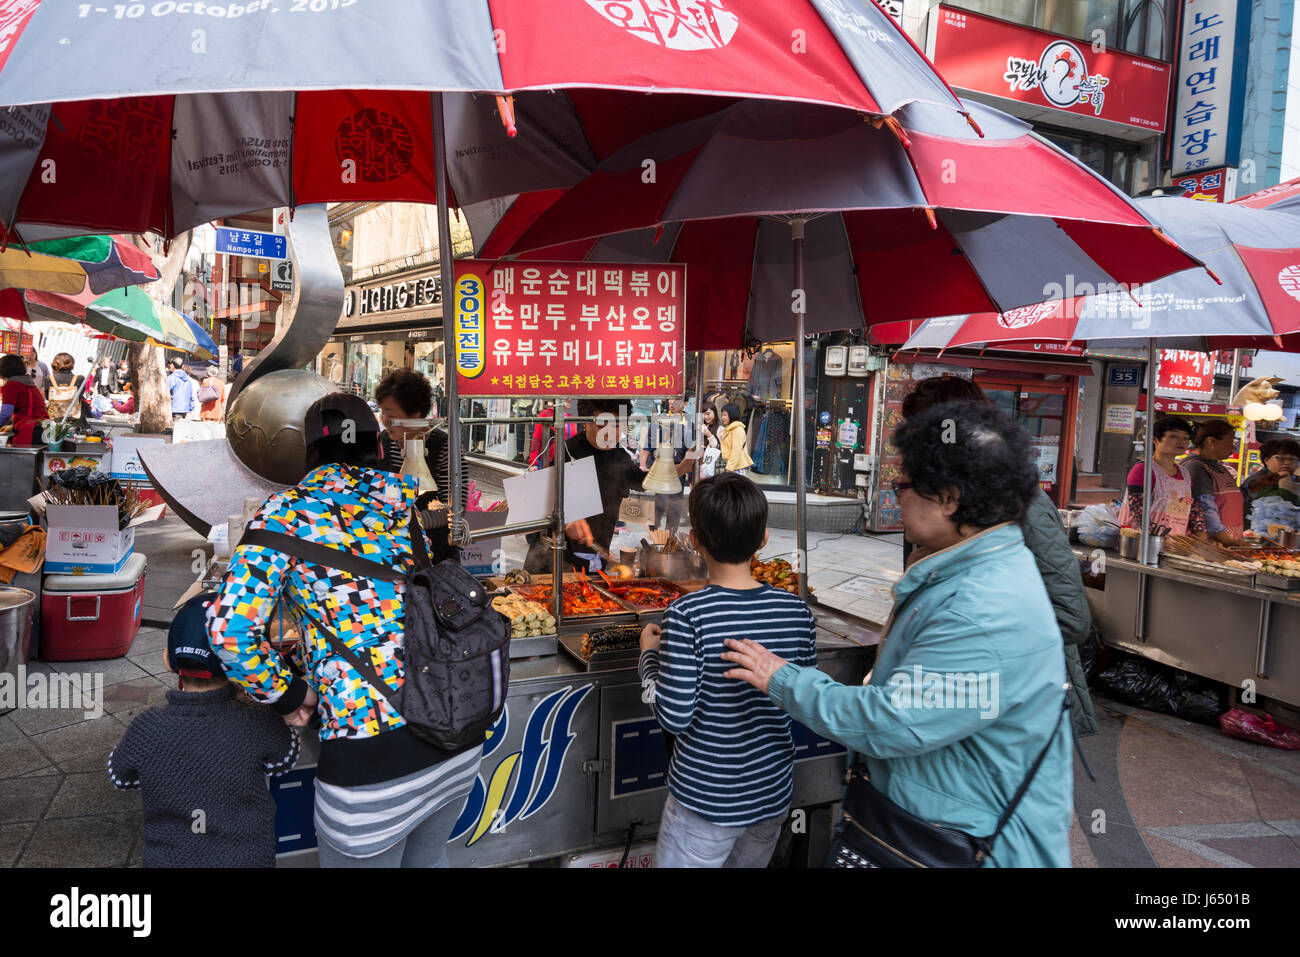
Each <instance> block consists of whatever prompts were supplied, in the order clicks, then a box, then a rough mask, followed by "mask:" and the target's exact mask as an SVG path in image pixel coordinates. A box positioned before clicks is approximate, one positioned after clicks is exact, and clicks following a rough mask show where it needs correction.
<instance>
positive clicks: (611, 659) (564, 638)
mask: <svg viewBox="0 0 1300 957" xmlns="http://www.w3.org/2000/svg"><path fill="white" fill-rule="evenodd" d="M582 637H583V636H582V635H561V636H560V647H561V648H563V649H564V650H565V651H566V652H567V653H568V655H569V657H570V658H572V659H573V660H574V661H576V662H577V663H578V664H579V665H581V666H582V667H583V669H584V670H586V671H617V670H618V669H620V668H630V667H635V666H636V663H637V660H638V659H639V658H640V657H641V647H640V646H639V645H633V646H632V647H631V648H620V649H618V650H617V651H598V652H596V653H595V654H594V655H592V656H591V660H590V661H588V660H587V659H586V658H584V657H582Z"/></svg>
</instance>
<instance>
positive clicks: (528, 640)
mask: <svg viewBox="0 0 1300 957" xmlns="http://www.w3.org/2000/svg"><path fill="white" fill-rule="evenodd" d="M557 645H558V642H557V641H556V637H555V633H554V632H552V633H551V634H549V635H529V636H526V637H523V638H511V639H510V658H511V660H512V661H513V660H514V659H515V658H536V657H539V656H542V655H553V654H555V651H556V647H557Z"/></svg>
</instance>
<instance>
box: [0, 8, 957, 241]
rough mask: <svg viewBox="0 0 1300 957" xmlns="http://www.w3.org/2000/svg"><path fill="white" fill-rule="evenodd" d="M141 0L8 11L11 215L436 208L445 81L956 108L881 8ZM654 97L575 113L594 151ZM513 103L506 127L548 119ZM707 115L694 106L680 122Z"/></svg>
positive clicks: (85, 222)
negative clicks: (517, 109)
mask: <svg viewBox="0 0 1300 957" xmlns="http://www.w3.org/2000/svg"><path fill="white" fill-rule="evenodd" d="M136 6H140V5H130V6H122V7H115V6H111V5H106V6H105V7H98V6H95V5H93V4H91V5H86V4H69V3H66V2H62V0H58V2H54V0H43V2H35V0H9V2H8V3H4V4H0V28H5V29H6V30H7V35H8V36H10V37H11V42H10V43H9V44H8V46H6V47H5V49H4V50H3V51H0V103H3V104H11V105H14V106H16V107H17V109H16V110H14V111H11V114H10V122H11V125H12V126H13V127H14V128H15V129H17V130H19V131H20V134H19V135H18V136H16V137H15V138H14V139H13V141H12V142H10V141H5V142H4V143H3V144H0V169H3V170H4V171H5V172H6V174H7V175H6V176H5V177H4V178H3V179H2V180H0V223H3V224H4V225H5V226H6V227H12V226H13V225H14V224H15V223H17V224H18V225H19V226H20V227H21V226H22V225H23V224H42V225H50V226H56V227H63V228H80V229H93V230H106V229H121V230H131V231H137V232H144V231H146V230H153V231H156V232H159V233H161V234H163V235H168V236H170V235H175V234H177V233H179V232H182V231H184V230H185V229H187V228H189V227H190V226H193V225H195V224H197V223H200V222H206V221H209V220H211V219H215V218H220V217H223V216H230V215H235V214H237V213H241V212H246V211H249V210H255V209H265V208H268V207H272V206H294V205H298V204H303V203H315V202H328V201H339V202H344V201H407V202H433V201H434V200H435V196H434V176H433V161H434V149H433V132H432V129H433V124H432V118H431V103H430V96H429V94H430V93H432V92H448V91H460V92H462V93H472V92H476V91H485V92H488V93H493V94H495V93H507V92H513V91H526V90H564V91H567V90H574V91H576V90H579V89H588V90H608V91H640V92H654V93H656V94H657V95H670V96H671V95H673V94H680V95H688V96H689V97H701V96H703V97H719V98H723V99H734V98H736V97H747V96H761V97H769V98H774V99H781V100H790V101H796V102H802V103H816V104H829V105H832V106H837V107H843V108H848V109H851V110H855V111H861V112H866V113H871V114H876V115H881V114H889V113H892V112H894V111H895V110H898V109H900V108H901V107H903V106H905V105H906V104H908V103H926V104H930V105H932V106H936V107H938V108H941V109H945V110H948V111H952V112H957V111H960V110H961V109H962V108H961V105H960V103H959V102H958V100H957V99H956V97H955V96H954V95H953V94H952V92H951V91H950V90H949V89H948V87H947V85H946V84H945V83H944V82H943V80H942V78H941V77H940V76H939V75H938V73H936V72H935V70H934V68H933V67H932V65H931V64H930V63H929V61H927V60H926V59H925V57H924V56H923V55H922V54H921V53H920V52H919V51H918V50H917V49H916V48H915V46H914V45H913V44H912V43H911V41H910V40H909V39H908V37H907V36H906V35H905V34H904V33H903V32H902V30H901V29H900V28H899V27H898V26H897V24H895V23H894V22H893V20H891V19H890V18H889V17H888V16H887V15H886V14H885V13H884V12H883V11H882V10H881V9H880V8H879V7H877V6H876V5H875V4H874V3H872V2H870V0H547V2H546V3H538V2H535V0H439V2H437V3H430V2H428V0H386V2H384V3H383V4H382V7H380V6H379V5H377V4H376V3H375V2H374V0H354V2H347V0H329V2H326V0H311V2H307V0H279V2H276V3H271V2H269V0H241V2H238V3H220V2H214V3H208V4H206V5H202V6H203V9H204V11H205V12H204V13H199V12H196V11H197V10H198V8H199V7H200V6H201V5H199V4H192V3H174V2H171V0H162V2H159V3H155V4H151V5H148V6H140V9H141V10H142V11H144V12H147V14H148V15H144V13H142V14H141V15H140V16H138V17H137V16H128V15H126V14H129V13H130V11H131V10H134V9H135V8H136ZM119 10H120V11H122V15H118V13H117V12H116V11H119ZM218 10H220V13H218V12H217V11H218ZM417 38H418V40H417ZM127 51H129V54H128V52H127ZM560 96H565V95H564V94H560ZM574 96H575V97H576V96H577V93H576V92H575V94H574ZM109 97H111V98H112V99H107V98H109ZM565 99H566V100H567V99H568V97H567V96H565ZM605 102H606V103H607V104H609V103H613V101H608V100H607V101H605ZM51 103H52V104H54V106H53V107H51V106H50V105H49V104H51ZM716 107H717V104H716V103H714V104H713V108H715V109H716ZM568 108H569V110H570V112H571V113H576V112H578V111H579V109H580V104H579V103H577V102H576V101H574V102H572V103H570V104H569V105H568ZM657 109H658V108H657V107H649V108H647V106H646V100H645V98H643V97H640V96H634V95H630V93H625V94H624V95H623V96H622V97H621V99H620V100H619V101H618V102H617V104H616V105H613V106H612V107H611V108H605V109H602V110H601V111H600V112H599V114H598V115H595V116H593V115H587V116H584V117H583V122H582V125H581V129H582V130H583V134H584V137H585V144H583V147H584V148H587V149H591V150H595V151H596V152H597V155H600V153H601V151H602V150H603V149H612V148H616V147H617V146H621V145H623V144H624V143H626V142H628V141H629V139H630V138H635V136H639V135H642V134H644V133H645V132H647V131H648V127H647V126H646V125H645V123H644V121H643V120H641V119H639V118H638V114H642V113H647V112H648V113H650V114H652V115H653V114H654V113H655V112H656V110H657ZM501 110H502V121H503V122H505V123H507V125H511V126H512V127H513V126H518V127H520V128H523V127H525V126H527V124H529V123H533V122H536V121H537V118H536V117H534V116H532V115H530V114H528V113H523V114H522V115H519V116H516V115H515V114H514V110H513V107H512V104H510V103H508V102H504V101H503V102H502V104H501ZM693 115H698V112H696V108H695V107H689V106H685V105H682V106H680V107H679V108H678V111H677V112H671V114H670V116H669V118H668V119H667V120H666V121H667V122H678V121H680V120H682V119H684V118H688V117H689V116H693ZM629 120H630V122H629ZM3 184H13V185H12V186H7V187H6V186H5V185H3ZM557 185H567V184H557ZM529 188H534V187H533V186H532V184H529ZM519 191H521V190H520V189H519V188H513V189H507V192H506V193H505V194H500V195H509V194H511V193H514V192H519ZM24 235H28V232H24ZM32 235H37V234H36V233H35V232H33V233H32Z"/></svg>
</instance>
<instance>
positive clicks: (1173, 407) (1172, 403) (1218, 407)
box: [1155, 395, 1228, 415]
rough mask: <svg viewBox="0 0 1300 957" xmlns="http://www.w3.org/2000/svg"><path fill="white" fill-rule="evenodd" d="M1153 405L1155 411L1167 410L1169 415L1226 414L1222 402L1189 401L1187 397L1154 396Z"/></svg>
mask: <svg viewBox="0 0 1300 957" xmlns="http://www.w3.org/2000/svg"><path fill="white" fill-rule="evenodd" d="M1155 407H1156V411H1157V412H1167V413H1169V414H1170V415H1174V414H1177V415H1227V414H1228V407H1227V405H1225V404H1224V403H1222V402H1191V401H1189V400H1187V399H1167V398H1165V397H1164V396H1159V395H1158V396H1156V399H1155Z"/></svg>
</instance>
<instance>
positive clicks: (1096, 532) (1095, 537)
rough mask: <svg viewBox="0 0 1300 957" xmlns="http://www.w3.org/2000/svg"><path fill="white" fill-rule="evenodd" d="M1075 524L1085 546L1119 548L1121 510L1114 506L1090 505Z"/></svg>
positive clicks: (1080, 514)
mask: <svg viewBox="0 0 1300 957" xmlns="http://www.w3.org/2000/svg"><path fill="white" fill-rule="evenodd" d="M1074 524H1075V527H1076V528H1078V530H1079V541H1081V542H1083V543H1084V544H1085V545H1091V546H1093V547H1094V548H1119V509H1118V508H1116V507H1115V506H1114V505H1089V506H1088V507H1087V508H1085V509H1084V510H1083V511H1082V512H1080V513H1079V519H1078V521H1076V522H1075V523H1074Z"/></svg>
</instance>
